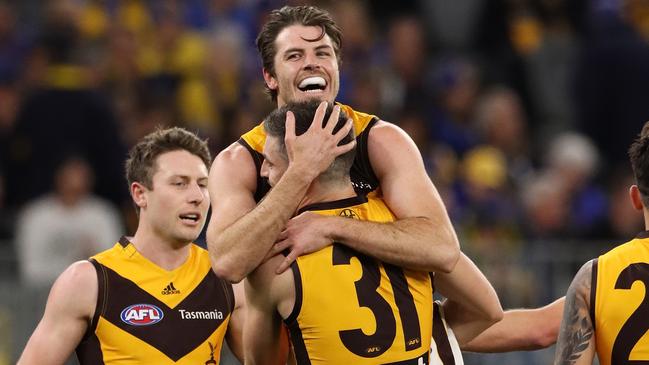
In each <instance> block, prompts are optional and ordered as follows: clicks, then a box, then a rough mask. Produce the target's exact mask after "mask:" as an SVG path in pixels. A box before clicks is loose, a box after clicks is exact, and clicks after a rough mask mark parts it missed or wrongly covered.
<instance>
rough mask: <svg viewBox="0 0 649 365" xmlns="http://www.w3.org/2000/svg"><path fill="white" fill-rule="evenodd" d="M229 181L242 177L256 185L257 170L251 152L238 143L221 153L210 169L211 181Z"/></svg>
mask: <svg viewBox="0 0 649 365" xmlns="http://www.w3.org/2000/svg"><path fill="white" fill-rule="evenodd" d="M226 176H227V178H229V179H233V178H236V177H237V176H240V177H241V178H244V179H247V180H250V183H251V184H256V178H257V170H256V167H255V161H254V159H253V156H252V154H251V152H250V151H249V150H248V149H247V148H246V147H244V146H243V145H242V144H240V143H238V142H234V143H232V144H231V145H230V146H228V147H227V148H225V149H224V150H222V151H221V152H219V154H218V155H217V156H216V158H214V162H213V163H212V167H211V168H210V177H209V178H210V181H211V180H215V179H221V178H223V177H226Z"/></svg>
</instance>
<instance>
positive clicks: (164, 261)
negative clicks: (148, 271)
mask: <svg viewBox="0 0 649 365" xmlns="http://www.w3.org/2000/svg"><path fill="white" fill-rule="evenodd" d="M131 243H133V246H135V248H136V249H137V251H138V252H139V253H140V255H142V256H144V257H145V258H146V259H148V260H149V261H151V262H153V263H154V264H156V265H158V266H159V267H161V268H163V269H165V270H168V271H171V270H174V269H176V268H178V267H179V266H181V265H182V264H183V263H184V262H185V261H186V260H187V257H189V242H171V240H170V239H169V238H165V237H162V236H161V235H159V234H157V233H156V232H155V230H154V229H153V228H152V227H151V226H149V225H146V224H143V222H142V219H140V225H139V226H138V229H137V232H135V235H134V236H133V238H132V239H131Z"/></svg>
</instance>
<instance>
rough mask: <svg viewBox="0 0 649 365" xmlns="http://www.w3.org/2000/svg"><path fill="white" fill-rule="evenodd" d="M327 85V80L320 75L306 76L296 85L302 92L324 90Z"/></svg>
mask: <svg viewBox="0 0 649 365" xmlns="http://www.w3.org/2000/svg"><path fill="white" fill-rule="evenodd" d="M326 87H327V81H325V79H324V78H323V77H321V76H311V77H307V78H306V79H304V80H302V81H301V82H300V84H299V85H298V86H297V88H298V89H300V91H302V92H306V93H308V92H312V93H316V92H320V91H324V89H325V88H326Z"/></svg>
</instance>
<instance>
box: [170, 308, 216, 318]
mask: <svg viewBox="0 0 649 365" xmlns="http://www.w3.org/2000/svg"><path fill="white" fill-rule="evenodd" d="M179 312H180V318H182V319H223V312H221V311H219V310H217V309H215V310H213V311H188V310H184V309H180V310H179Z"/></svg>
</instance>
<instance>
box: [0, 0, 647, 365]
mask: <svg viewBox="0 0 649 365" xmlns="http://www.w3.org/2000/svg"><path fill="white" fill-rule="evenodd" d="M303 3H308V4H315V5H319V6H322V7H325V8H327V9H328V10H329V11H330V12H331V13H332V15H333V16H334V18H335V19H336V21H337V22H338V24H339V25H340V26H341V28H342V30H343V34H344V38H343V55H342V59H343V64H342V70H341V89H340V94H339V101H341V102H344V103H347V104H350V105H352V106H353V107H354V108H355V109H357V110H360V111H365V112H369V113H372V114H376V115H378V116H380V117H381V118H382V119H384V120H387V121H390V122H393V123H395V124H398V125H399V126H401V127H402V128H404V129H405V130H406V131H407V132H408V133H409V134H410V135H411V136H412V137H413V139H414V140H415V142H416V143H417V145H418V147H419V149H420V151H421V153H422V156H423V158H424V161H425V164H426V168H427V170H428V172H429V174H430V177H431V179H432V180H433V182H434V183H435V185H436V187H437V189H438V190H439V191H440V193H441V194H442V196H443V199H444V202H445V204H446V207H447V209H448V211H449V214H450V215H451V218H452V221H453V224H454V226H455V229H456V230H457V233H458V235H459V237H460V241H461V245H462V248H463V250H464V251H466V252H467V253H468V254H469V256H470V257H472V258H473V259H474V260H475V261H476V263H477V264H478V266H479V267H480V268H481V269H482V270H483V271H484V272H485V274H486V275H487V277H488V278H489V279H490V281H491V282H492V283H493V285H494V287H495V288H496V290H497V292H498V294H499V296H500V298H501V301H502V303H503V306H504V307H505V308H516V307H536V306H539V305H544V304H546V303H549V302H550V301H552V300H553V299H555V298H557V297H560V296H562V295H563V294H564V293H565V290H566V288H567V286H568V285H569V282H570V280H571V279H572V276H573V275H574V274H575V273H576V271H577V270H578V268H579V267H580V266H581V265H582V264H583V262H585V261H586V260H588V259H590V258H592V257H595V256H597V255H599V254H600V253H602V252H604V251H605V250H608V249H610V248H611V247H613V246H615V245H617V244H619V243H622V242H625V241H627V240H629V239H631V238H632V237H634V236H635V234H636V233H637V232H639V231H640V230H643V229H644V228H643V220H642V214H641V213H639V212H635V211H633V210H632V208H631V206H630V204H629V201H628V195H627V191H628V187H629V185H630V184H631V183H632V182H633V179H632V175H631V169H630V167H629V164H628V161H627V156H626V151H627V148H628V146H629V145H630V143H631V141H632V140H633V139H634V138H635V136H636V135H637V134H638V133H639V131H640V129H641V127H642V125H643V123H644V122H645V121H647V120H649V2H648V1H646V0H453V1H448V0H419V1H418V0H405V1H398V2H396V1H395V2H378V1H361V0H349V1H313V2H304V1H274V0H265V1H262V0H240V1H236V0H186V1H172V0H149V1H146V0H105V1H92V0H61V1H58V0H56V1H37V0H22V1H7V0H0V364H8V363H12V362H15V360H16V359H17V357H18V356H19V354H20V352H21V351H22V348H23V346H24V344H25V342H26V340H27V338H28V336H29V335H30V333H31V332H32V331H33V329H34V327H35V325H36V324H37V322H38V320H39V319H40V316H41V315H42V311H43V307H44V302H45V299H46V296H47V292H48V289H49V286H50V285H51V283H52V282H53V280H54V279H55V278H56V277H57V276H58V274H59V273H60V272H61V271H62V270H63V269H64V268H65V267H67V265H69V264H70V263H72V262H73V261H76V260H78V259H83V258H87V257H88V256H89V255H91V254H93V253H94V252H97V251H99V250H103V249H104V248H108V247H110V246H112V245H113V244H114V242H115V241H116V240H117V239H118V238H119V236H121V235H122V234H124V233H125V232H126V233H127V234H132V233H133V232H134V229H135V226H136V223H137V221H136V217H135V214H134V210H133V209H132V205H131V201H130V197H129V195H128V190H127V186H126V182H125V180H124V178H123V173H122V170H123V161H124V159H125V156H126V151H127V150H128V148H129V147H130V146H132V145H133V144H134V143H135V142H136V141H137V140H138V139H139V138H140V137H142V136H144V135H145V134H147V133H149V132H150V131H152V130H153V129H154V128H155V127H156V126H158V125H161V126H170V125H178V126H184V127H187V128H189V129H191V130H193V131H197V132H198V133H199V134H200V135H201V136H202V137H204V138H209V143H210V147H211V150H212V153H213V154H214V155H215V154H216V153H217V152H218V151H220V150H221V149H222V148H223V147H225V146H227V145H228V144H230V143H231V142H233V141H235V140H237V139H238V137H239V136H240V135H241V134H242V133H243V132H245V131H247V130H248V129H249V128H251V127H252V126H254V125H256V124H257V123H259V121H261V119H262V118H263V116H265V115H266V114H267V113H268V112H269V111H270V110H272V108H273V104H272V103H271V102H270V100H269V99H268V98H267V97H266V96H265V95H264V91H263V79H262V77H261V63H260V60H259V56H258V55H257V52H256V49H255V46H254V39H255V37H256V34H257V32H258V31H259V28H260V24H262V23H263V21H264V19H265V16H266V15H267V14H268V12H269V11H270V10H271V9H273V8H276V7H280V6H282V5H285V4H291V5H297V4H303ZM553 354H554V349H553V348H550V349H547V350H542V351H536V352H527V353H522V352H521V353H511V354H506V355H479V354H465V356H466V363H467V364H505V363H506V364H546V363H549V362H550V361H551V360H550V359H551V358H552V357H553ZM225 356H226V357H225V359H224V361H223V362H222V363H224V364H226V365H227V364H235V363H236V362H235V360H232V359H231V358H230V357H229V356H228V355H225ZM73 361H74V360H73ZM73 361H72V362H71V363H74V362H73Z"/></svg>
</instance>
